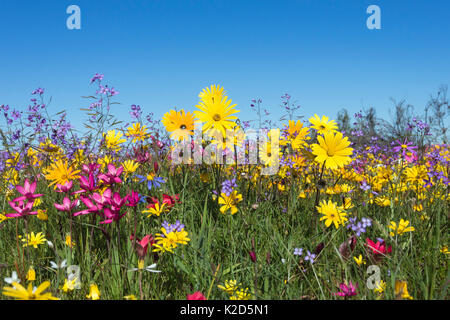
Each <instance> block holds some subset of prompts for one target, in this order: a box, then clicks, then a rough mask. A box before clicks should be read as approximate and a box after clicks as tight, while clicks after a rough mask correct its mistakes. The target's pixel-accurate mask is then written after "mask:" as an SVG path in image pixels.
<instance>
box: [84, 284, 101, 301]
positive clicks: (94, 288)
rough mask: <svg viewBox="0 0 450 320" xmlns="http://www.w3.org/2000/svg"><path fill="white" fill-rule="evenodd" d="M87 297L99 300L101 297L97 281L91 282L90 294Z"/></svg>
mask: <svg viewBox="0 0 450 320" xmlns="http://www.w3.org/2000/svg"><path fill="white" fill-rule="evenodd" d="M86 298H88V299H91V300H99V299H100V290H98V287H97V285H96V284H95V283H93V284H91V286H90V288H89V294H88V295H87V296H86Z"/></svg>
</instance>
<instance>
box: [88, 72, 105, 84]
mask: <svg viewBox="0 0 450 320" xmlns="http://www.w3.org/2000/svg"><path fill="white" fill-rule="evenodd" d="M95 80H99V81H102V80H103V74H98V73H96V74H95V75H94V77H93V78H92V79H91V83H92V82H94V81H95Z"/></svg>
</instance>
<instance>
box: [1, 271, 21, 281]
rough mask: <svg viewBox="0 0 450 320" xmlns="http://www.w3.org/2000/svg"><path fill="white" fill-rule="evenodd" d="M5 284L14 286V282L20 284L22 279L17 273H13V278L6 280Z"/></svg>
mask: <svg viewBox="0 0 450 320" xmlns="http://www.w3.org/2000/svg"><path fill="white" fill-rule="evenodd" d="M5 282H6V283H9V284H12V283H13V282H17V283H20V279H19V278H18V277H17V272H15V271H13V272H12V275H11V278H5Z"/></svg>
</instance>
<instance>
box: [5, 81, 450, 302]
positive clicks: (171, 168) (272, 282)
mask: <svg viewBox="0 0 450 320" xmlns="http://www.w3.org/2000/svg"><path fill="white" fill-rule="evenodd" d="M86 85H87V88H89V89H90V90H91V91H92V92H91V93H90V95H89V96H87V97H86V99H88V101H89V102H88V103H87V105H88V107H85V108H82V109H81V110H80V111H79V112H83V113H84V114H85V123H84V126H85V129H86V130H85V132H83V133H80V132H81V131H80V130H74V127H73V126H72V125H71V123H70V120H69V119H68V117H67V115H66V113H65V112H64V111H61V112H59V113H56V114H50V112H49V111H48V108H47V107H48V104H49V99H48V97H47V92H46V90H44V89H43V88H38V89H36V90H34V91H33V92H32V93H31V96H30V103H29V106H28V107H27V108H26V109H24V110H20V109H18V108H13V107H10V106H8V105H1V106H0V109H1V112H2V115H3V120H2V121H3V123H2V127H1V131H0V134H1V144H2V147H1V152H0V158H1V161H0V201H1V202H0V203H1V211H0V212H1V215H0V248H1V250H0V263H1V264H0V273H1V277H0V283H1V286H2V295H1V297H2V299H24V300H31V299H42V300H48V299H60V300H86V299H89V300H90V299H92V300H98V299H102V300H123V299H127V300H134V299H138V300H143V299H144V300H184V299H192V300H204V299H207V300H228V299H231V300H329V299H333V300H334V299H337V300H345V299H354V300H392V299H406V300H422V299H446V298H448V283H449V280H450V279H449V272H448V264H449V250H448V245H449V237H448V218H449V212H450V211H449V204H450V202H449V200H450V193H449V190H450V189H449V182H450V180H449V179H450V177H449V173H450V165H449V161H450V150H449V145H448V144H447V142H448V141H447V140H446V135H445V134H446V132H445V126H443V127H442V126H441V128H440V129H441V130H440V131H439V126H433V122H431V123H430V122H429V121H428V119H429V118H427V117H420V116H417V117H414V118H411V119H410V121H408V122H407V123H406V124H405V126H404V127H402V129H401V130H395V129H396V127H395V125H392V126H391V127H389V126H386V128H388V129H389V130H388V129H386V130H387V131H385V132H387V133H386V134H379V133H377V132H375V131H374V130H371V129H373V128H374V127H373V125H372V126H371V125H370V121H371V118H370V112H369V114H368V113H367V112H366V113H365V112H360V113H356V114H355V115H354V117H353V120H352V119H350V118H351V117H350V116H349V115H348V114H345V115H343V114H339V115H338V118H337V120H333V117H334V116H335V115H331V114H327V115H323V114H321V113H320V110H317V111H316V114H315V116H313V117H310V118H305V117H303V116H302V114H301V113H302V109H301V108H299V107H298V106H296V104H295V102H294V101H293V99H292V98H291V96H289V95H288V94H286V95H283V96H282V97H281V108H282V109H283V111H284V114H285V115H284V116H283V118H282V119H280V120H277V119H272V118H270V116H269V115H267V112H264V108H263V103H262V100H260V99H255V100H252V101H251V103H249V105H248V106H238V105H236V104H234V103H233V102H232V96H233V92H228V91H226V90H225V88H224V87H222V86H221V85H218V84H211V85H210V86H208V87H205V88H199V90H198V92H193V96H197V95H198V103H197V105H195V106H192V107H188V108H185V109H178V108H172V109H171V108H170V107H168V108H167V110H166V111H165V113H164V116H163V117H162V118H156V117H154V115H153V114H152V113H151V110H146V109H145V108H141V107H140V106H139V105H132V106H131V107H130V110H129V118H128V119H117V118H116V117H115V115H114V112H115V108H116V106H115V104H116V103H117V101H120V99H119V97H120V95H119V91H118V90H117V89H115V88H114V87H113V86H111V85H109V84H107V83H106V79H104V76H103V75H102V74H95V75H94V76H93V77H92V78H91V79H90V82H89V79H88V80H87V81H86ZM89 85H90V86H89ZM447 105H448V104H447ZM243 108H250V109H251V110H252V114H254V116H255V117H254V119H240V118H239V112H240V111H241V110H242V109H243ZM372 120H373V119H372ZM442 129H444V134H442ZM388 133H390V134H388Z"/></svg>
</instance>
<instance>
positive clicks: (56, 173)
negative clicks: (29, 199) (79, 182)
mask: <svg viewBox="0 0 450 320" xmlns="http://www.w3.org/2000/svg"><path fill="white" fill-rule="evenodd" d="M44 172H46V174H45V175H44V176H45V178H46V179H47V180H52V182H51V183H50V184H49V186H51V185H53V184H55V189H56V184H62V185H64V184H65V183H66V182H69V181H70V180H74V179H78V178H79V176H78V173H79V172H80V170H74V169H73V168H72V167H71V166H69V165H68V164H67V161H63V160H58V161H56V162H55V163H52V164H50V168H47V169H45V170H44Z"/></svg>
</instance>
